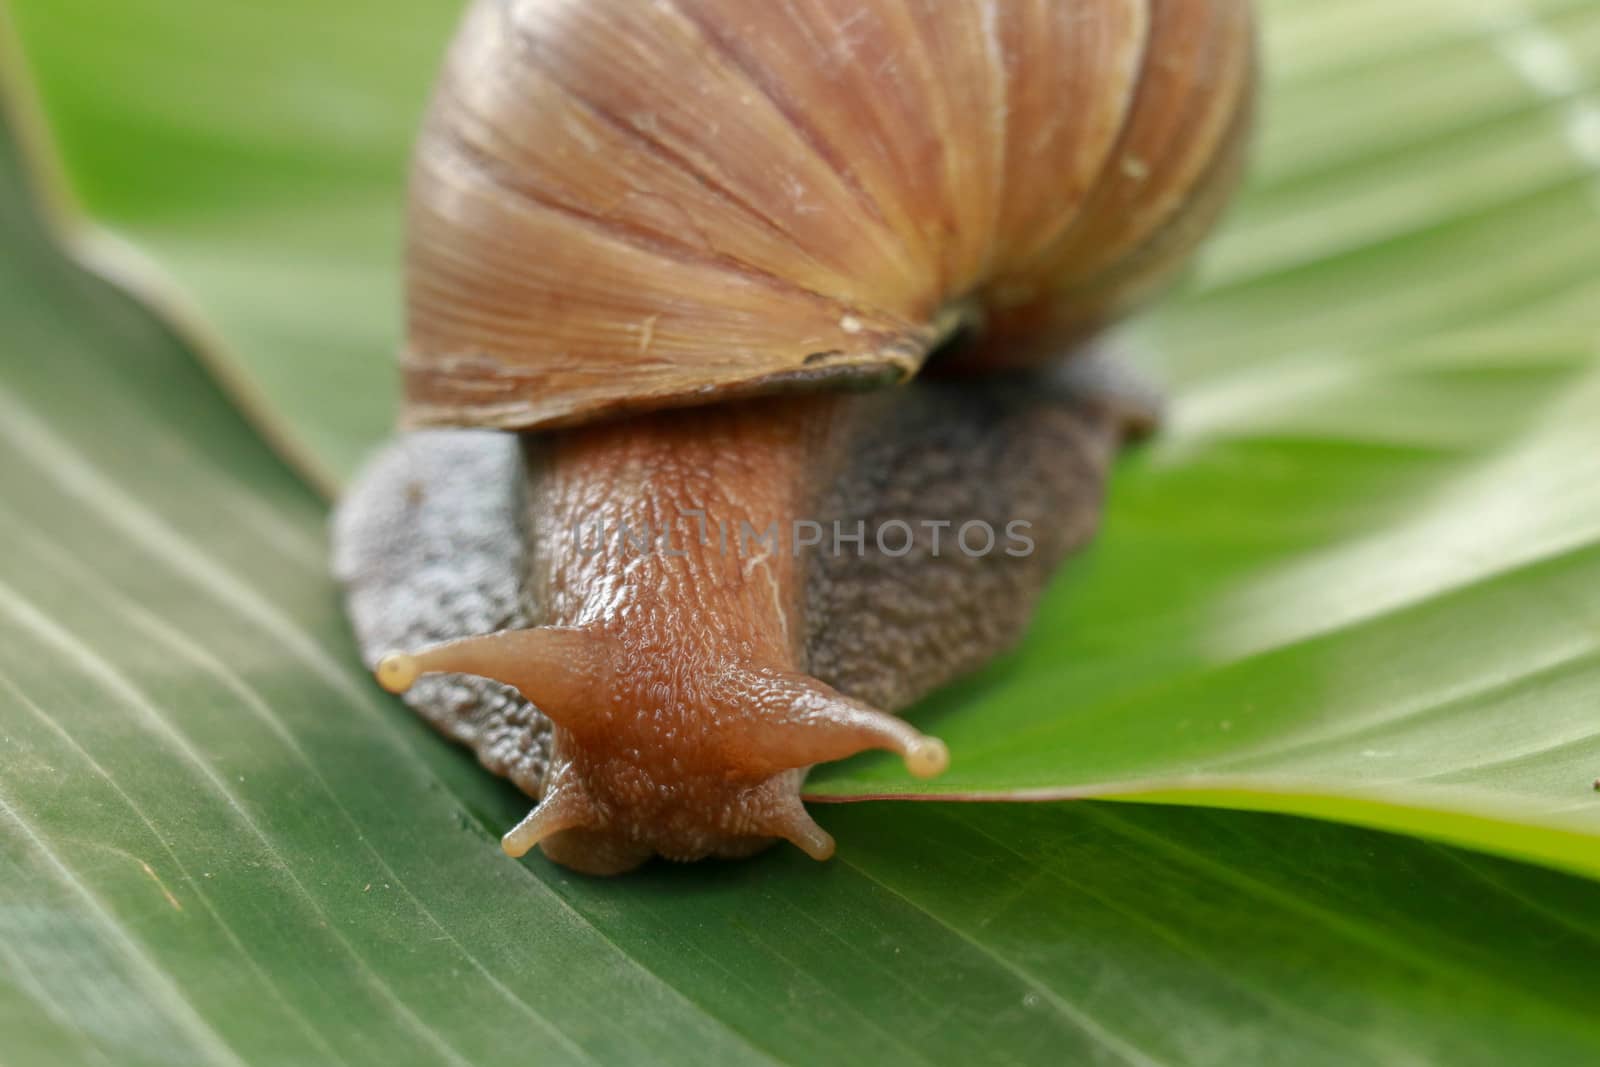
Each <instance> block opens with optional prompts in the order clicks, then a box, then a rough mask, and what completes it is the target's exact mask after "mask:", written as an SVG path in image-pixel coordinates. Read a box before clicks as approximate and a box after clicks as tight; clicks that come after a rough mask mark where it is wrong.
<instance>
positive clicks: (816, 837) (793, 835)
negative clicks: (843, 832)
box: [785, 817, 836, 863]
mask: <svg viewBox="0 0 1600 1067" xmlns="http://www.w3.org/2000/svg"><path fill="white" fill-rule="evenodd" d="M785 836H787V837H788V839H789V841H790V842H791V843H792V844H793V845H794V846H795V847H796V848H798V849H799V850H800V851H801V852H804V853H805V854H806V855H808V856H810V857H811V858H812V859H814V860H816V861H817V862H818V863H822V862H824V861H826V860H831V859H832V858H833V852H834V849H835V847H836V846H835V845H834V841H833V835H832V834H830V833H828V831H826V830H824V829H823V828H822V827H820V826H818V825H817V824H816V823H814V822H812V821H811V819H810V818H809V817H807V818H806V820H805V823H804V824H803V825H799V826H794V827H791V828H790V830H789V833H788V834H786V835H785Z"/></svg>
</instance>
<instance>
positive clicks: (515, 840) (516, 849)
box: [500, 830, 538, 860]
mask: <svg viewBox="0 0 1600 1067" xmlns="http://www.w3.org/2000/svg"><path fill="white" fill-rule="evenodd" d="M537 843H538V842H536V841H529V840H527V839H526V835H521V836H519V835H518V834H517V831H516V830H508V831H506V835H505V836H504V837H502V838H501V839H500V849H501V851H502V852H504V853H505V854H506V855H508V856H510V857H511V858H512V859H514V860H520V859H521V858H522V857H524V856H526V855H527V854H528V851H529V850H530V849H532V848H533V846H534V845H535V844H537Z"/></svg>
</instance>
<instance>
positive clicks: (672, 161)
mask: <svg viewBox="0 0 1600 1067" xmlns="http://www.w3.org/2000/svg"><path fill="white" fill-rule="evenodd" d="M1253 55H1254V41H1253V29H1252V19H1251V11H1250V6H1249V4H1248V2H1247V0H781V2H779V0H773V2H762V3H751V2H750V0H650V2H645V0H583V2H581V3H579V2H570V0H477V2H476V3H475V4H474V5H473V6H472V7H471V9H470V10H469V12H468V14H467V16H466V21H465V23H464V25H463V26H462V28H461V31H460V33H459V36H458V37H457V39H456V41H455V43H454V45H453V47H452V48H451V50H450V53H449V57H448V60H447V63H446V67H445V71H444V74H443V76H442V80H441V82H440V84H439V87H438V90H437V95H436V98H435V100H434V102H433V105H432V108H431V111H430V113H429V115H428V118H427V120H426V123H425V126H424V130H423V133H422V137H421V140H420V143H419V145H418V149H417V153H416V157H415V167H414V173H413V177H412V190H411V200H410V229H409V233H410V243H409V251H408V292H407V309H408V315H409V323H408V340H407V344H406V349H405V352H404V353H403V357H402V363H403V371H404V378H405V392H406V409H405V418H406V421H407V422H408V423H409V424H411V425H457V426H487V427H499V428H506V429H529V428H539V427H548V426H555V425H570V424H573V423H578V422H583V421H590V420H593V419H596V418H599V417H602V416H606V415H610V414H614V413H618V412H637V411H642V410H648V409H652V408H660V407H669V406H677V405H684V404H691V403H695V404H698V403H704V402H706V401H708V400H715V399H722V398H728V397H734V396H739V395H744V394H752V393H761V392H768V391H774V390H778V389H783V388H792V387H795V386H796V385H806V386H817V385H821V386H834V385H838V386H846V385H852V384H855V385H859V384H863V383H887V382H895V381H900V380H903V379H906V378H908V377H910V376H911V375H913V374H915V373H916V372H917V371H918V369H919V368H920V367H921V366H922V364H923V362H924V361H925V360H926V359H927V358H928V356H929V354H930V353H931V352H933V351H934V349H935V348H936V347H938V345H939V344H940V342H941V341H942V340H943V339H944V338H945V337H947V336H948V335H949V334H950V332H951V331H952V330H953V329H955V328H956V327H958V326H961V325H964V324H965V325H972V326H976V327H978V329H977V330H976V331H974V332H975V334H976V336H978V337H979V338H980V339H981V340H980V341H979V343H977V344H975V345H973V346H971V347H970V348H969V349H968V350H967V351H966V352H965V353H964V354H963V357H962V359H963V361H964V362H966V363H967V364H969V365H971V366H976V367H980V368H988V367H996V366H1018V365H1026V364H1030V363H1037V362H1039V361H1042V360H1045V359H1049V358H1051V357H1054V356H1057V355H1059V354H1060V353H1062V352H1064V351H1066V350H1067V349H1069V348H1070V347H1072V345H1073V344H1074V343H1075V342H1077V341H1079V340H1081V339H1083V338H1084V337H1086V336H1088V335H1090V334H1091V333H1093V332H1094V331H1096V330H1097V329H1099V328H1100V327H1102V326H1103V325H1104V324H1105V323H1107V322H1108V321H1110V320H1112V319H1114V318H1116V317H1118V316H1119V315H1121V314H1123V313H1124V312H1126V311H1127V310H1128V309H1129V308H1130V307H1132V306H1134V305H1136V304H1137V303H1139V302H1140V301H1141V300H1143V299H1144V298H1145V297H1146V296H1147V295H1148V294H1149V293H1150V292H1151V291H1152V290H1153V289H1155V288H1157V287H1159V286H1160V284H1161V283H1162V282H1164V281H1165V280H1167V279H1168V278H1169V277H1170V276H1171V275H1172V273H1173V272H1174V271H1175V270H1176V268H1178V267H1179V266H1180V265H1181V264H1182V263H1183V261H1184V259H1185V257H1186V256H1187V254H1188V253H1189V252H1190V250H1191V249H1192V248H1193V247H1194V246H1195V244H1196V243H1197V242H1198V241H1199V239H1200V238H1201V237H1202V236H1203V235H1204V233H1205V232H1206V231H1207V230H1208V229H1209V228H1210V226H1211V224H1212V222H1213V221H1214V219H1215V218H1216V216H1217V214H1218V212H1219V211H1220V209H1221V207H1222V206H1223V204H1224V202H1225V200H1226V198H1227V196H1228V194H1229V193H1230V192H1231V191H1232V189H1233V187H1234V185H1235V183H1236V178H1237V175H1238V172H1239V169H1240V164H1241V157H1242V155H1243V146H1244V143H1245V139H1246V132H1247V129H1248V126H1249V117H1250V110H1251V100H1252V97H1253V85H1254V80H1255V73H1254V60H1253Z"/></svg>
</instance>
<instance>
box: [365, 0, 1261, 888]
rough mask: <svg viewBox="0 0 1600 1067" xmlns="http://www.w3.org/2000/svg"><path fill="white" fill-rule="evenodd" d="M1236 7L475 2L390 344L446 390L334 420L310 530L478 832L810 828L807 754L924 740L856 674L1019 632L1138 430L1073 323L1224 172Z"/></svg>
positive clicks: (1126, 296)
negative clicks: (343, 485)
mask: <svg viewBox="0 0 1600 1067" xmlns="http://www.w3.org/2000/svg"><path fill="white" fill-rule="evenodd" d="M1252 32H1253V31H1252V27H1251V17H1250V10H1249V7H1248V5H1247V4H1246V3H1245V2H1244V0H1010V2H994V0H948V2H939V3H933V2H931V0H849V2H846V0H815V2H811V3H807V4H786V3H785V4H760V5H754V4H748V3H744V2H743V0H740V2H737V3H736V2H734V0H662V2H658V3H653V4H639V3H635V2H633V0H626V2H624V0H593V2H589V3H585V4H569V3H558V2H555V0H480V2H478V3H476V4H474V5H473V6H472V8H471V9H470V10H469V13H468V15H467V18H466V21H465V23H464V25H463V27H462V30H461V32H460V34H459V36H458V38H457V40H456V43H455V44H454V46H453V48H452V51H451V55H450V58H449V60H448V61H447V64H446V71H445V74H444V76H443V78H442V81H441V84H440V87H439V90H438V93H437V96H436V98H435V102H434V105H433V108H432V110H431V112H430V115H429V118H428V120H427V122H426V125H425V129H424V132H423V135H422V138H421V140H420V142H419V145H418V149H417V155H416V164H415V170H414V176H413V187H412V198H411V225H410V251H409V266H408V279H409V281H408V342H407V347H406V350H405V352H404V353H403V356H402V370H403V373H404V378H405V383H406V408H405V411H404V413H403V420H402V421H403V423H404V424H405V425H407V426H409V427H428V426H450V427H458V428H457V429H450V430H430V429H413V430H412V432H408V433H404V434H402V435H400V436H399V437H398V438H397V439H396V441H395V442H394V443H393V444H391V445H390V446H389V447H388V448H387V449H385V450H384V451H383V452H382V453H380V454H379V455H378V456H377V457H376V458H375V459H374V460H373V461H372V463H371V464H370V465H369V466H368V467H367V469H366V470H365V471H364V472H363V473H362V474H361V476H360V477H359V478H358V479H357V481H356V483H355V485H354V486H353V488H352V491H351V492H350V494H349V495H348V497H347V498H346V500H345V501H344V502H343V503H342V504H341V507H340V510H339V513H338V515H337V517H336V523H335V529H334V543H335V569H336V573H337V574H338V576H339V578H340V580H341V581H342V582H343V584H344V586H345V589H346V597H347V604H348V607H349V611H350V615H351V619H352V622H353V623H354V626H355V629H356V634H357V637H358V640H359V643H360V645H361V648H362V652H363V655H364V656H365V658H366V659H367V661H368V663H369V665H371V666H372V667H373V668H374V670H375V671H376V673H377V676H378V678H379V680H380V682H382V683H383V684H384V685H385V686H386V687H387V688H389V689H391V690H392V691H394V692H398V693H402V694H404V697H405V699H406V700H407V702H408V703H410V704H411V706H412V707H414V708H415V709H416V710H418V711H419V712H420V713H421V714H422V715H423V716H424V717H425V718H427V719H428V720H429V721H430V722H432V723H433V724H434V725H435V726H437V727H438V728H439V729H441V730H442V731H444V732H445V733H446V734H447V735H448V736H450V737H452V738H454V739H456V740H458V741H460V742H462V743H465V744H467V745H470V746H471V747H472V748H473V749H474V750H475V751H476V752H477V754H478V757H479V759H480V760H481V761H482V762H483V763H484V764H485V766H487V767H489V768H490V769H491V770H493V771H495V772H496V773H499V774H503V775H505V776H507V777H508V778H510V779H511V780H512V781H514V782H515V783H516V784H517V785H519V786H520V787H521V788H522V789H523V790H525V791H526V792H528V793H529V794H531V795H533V796H535V797H538V798H539V803H538V805H537V807H535V809H534V810H533V812H532V813H531V814H530V815H529V816H528V818H527V819H526V820H524V821H523V823H521V824H520V825H518V826H517V827H515V828H514V829H512V830H511V831H510V832H509V833H507V834H506V837H505V840H504V846H505V849H506V851H507V852H508V853H511V854H512V855H521V854H522V853H524V852H526V851H528V850H529V849H530V848H532V847H534V846H536V845H537V846H538V847H540V848H541V849H543V851H544V852H545V853H546V854H547V855H548V856H549V857H551V858H552V859H554V860H556V861H557V862H560V863H563V864H566V865H567V866H570V867H573V868H575V869H578V870H581V871H586V872H591V873H597V874H610V873H617V872H620V871H624V870H627V869H629V868H631V867H634V866H637V865H638V864H639V863H642V862H644V861H645V860H646V859H648V858H650V857H651V856H654V855H659V856H663V857H666V858H669V859H674V860H693V859H699V858H703V857H708V856H741V855H747V854H750V853H752V852H755V851H757V850H759V849H761V848H763V847H766V846H767V845H769V844H771V843H772V842H773V841H775V840H778V839H785V840H788V841H790V842H792V843H794V844H795V845H797V846H798V847H800V848H801V849H802V850H804V851H805V852H807V853H808V854H809V855H811V856H813V857H815V858H817V859H825V858H827V857H828V856H829V855H831V854H832V852H833V849H834V843H833V841H832V839H831V838H830V837H829V836H828V835H827V834H826V832H824V831H823V830H822V829H821V828H820V827H818V826H817V825H816V823H815V822H814V821H812V819H811V818H810V816H809V815H808V814H807V813H806V811H805V809H804V807H803V806H802V804H801V802H800V786H801V783H802V781H803V779H804V776H805V773H806V771H807V769H808V768H809V767H810V766H812V765H813V764H815V763H819V762H825V761H830V760H835V759H840V758H844V757H846V756H849V755H852V754H854V753H857V752H861V751H865V750H869V749H881V750H886V751H890V752H894V753H897V754H898V755H899V756H900V757H901V758H902V759H903V760H904V762H905V764H906V767H907V769H908V770H909V771H910V772H911V773H913V774H915V775H918V776H922V777H929V776H932V775H935V774H938V773H940V772H941V771H942V770H943V769H944V768H945V766H946V764H947V762H948V760H949V754H948V753H947V752H946V750H945V748H944V746H943V744H942V743H940V742H939V741H937V740H935V739H933V738H930V737H927V736H925V735H923V734H922V733H920V732H919V731H917V730H916V729H914V728H913V727H912V726H910V725H909V724H908V723H906V722H905V721H904V720H902V719H900V718H898V717H896V716H895V715H894V714H892V713H893V712H896V711H899V710H901V709H903V708H904V707H906V706H907V705H909V704H910V703H912V702H913V701H915V700H916V699H918V698H919V697H920V696H922V695H924V694H925V693H927V692H928V691H929V690H931V689H933V688H936V687H937V686H939V685H941V684H943V683H945V682H947V681H948V680H950V679H951V678H954V677H956V676H958V675H960V674H963V673H966V672H968V671H971V670H973V669H976V668H977V667H979V666H981V665H982V664H983V663H984V662H986V661H988V660H989V659H991V658H992V657H994V656H995V655H997V654H999V653H1000V652H1002V651H1004V650H1005V649H1007V648H1009V647H1011V646H1012V645H1013V644H1014V643H1015V642H1016V640H1017V639H1018V638H1019V637H1020V635H1021V634H1022V632H1023V631H1024V629H1025V628H1026V625H1027V623H1028V620H1029V618H1030V617H1031V615H1032V612H1033V609H1034V606H1035V604H1036V602H1037V599H1038V596H1039V594H1040V591H1041V590H1042V588H1043V587H1044V585H1045V583H1046V582H1047V581H1048V579H1049V576H1050V574H1051V573H1052V571H1053V569H1054V568H1055V566H1056V565H1057V564H1058V563H1059V561H1060V560H1061V559H1062V558H1063V557H1064V556H1065V555H1066V554H1067V553H1069V552H1070V551H1071V550H1073V549H1074V548H1076V547H1078V546H1080V545H1081V544H1083V543H1084V542H1085V541H1086V540H1087V539H1088V538H1089V536H1090V535H1091V534H1092V532H1093V530H1094V528H1095V526H1096V524H1097V521H1098V514H1099V507H1100V500H1101V495H1102V491H1103V483H1104V477H1105V473H1106V471H1107V469H1108V466H1109V464H1110V462H1111V460H1112V458H1113V457H1114V455H1115V453H1116V451H1117V449H1118V447H1119V446H1120V445H1121V444H1122V443H1123V442H1124V441H1125V440H1126V439H1127V438H1129V437H1130V436H1134V435H1136V434H1139V433H1142V432H1145V431H1147V430H1148V429H1149V428H1150V427H1151V426H1152V425H1153V423H1154V419H1155V413H1154V409H1153V407H1152V406H1151V404H1150V402H1149V400H1148V398H1147V397H1146V396H1145V395H1144V394H1143V393H1141V392H1140V391H1139V390H1138V389H1136V388H1134V387H1132V386H1131V385H1130V384H1129V382H1130V380H1129V379H1128V378H1126V377H1125V376H1123V375H1121V374H1119V373H1118V372H1116V371H1115V370H1114V369H1112V368H1113V363H1112V361H1110V360H1109V359H1108V357H1107V356H1106V354H1105V348H1104V345H1103V344H1099V343H1090V342H1089V341H1088V340H1087V339H1088V338H1091V337H1092V336H1093V335H1094V334H1095V333H1097V332H1098V331H1099V330H1100V329H1102V328H1103V327H1104V326H1105V325H1106V324H1107V323H1109V322H1111V321H1113V320H1115V319H1116V318H1117V317H1119V316H1120V315H1121V314H1123V313H1124V312H1126V311H1127V310H1129V309H1131V308H1132V307H1133V306H1134V305H1136V304H1137V303H1139V302H1141V301H1142V300H1144V299H1145V298H1146V297H1147V296H1148V295H1149V293H1150V292H1151V291H1153V290H1154V289H1156V288H1159V287H1160V286H1161V285H1162V284H1163V283H1164V282H1165V281H1166V279H1167V278H1168V277H1170V276H1171V274H1172V273H1173V272H1174V270H1175V269H1176V268H1177V267H1178V266H1179V265H1181V263H1182V262H1183V260H1184V258H1185V257H1186V256H1187V254H1188V253H1189V252H1190V251H1191V250H1192V248H1193V247H1194V245H1195V244H1196V243H1197V242H1198V241H1199V239H1200V238H1201V236H1203V234H1204V233H1205V232H1206V230H1208V229H1209V227H1210V225H1211V224H1212V222H1213V221H1214V219H1215V218H1216V216H1217V214H1218V213H1219V212H1220V210H1221V208H1222V206H1223V204H1224V202H1225V200H1226V198H1227V195H1228V193H1229V192H1231V190H1232V187H1233V185H1234V184H1235V183H1236V181H1237V176H1238V172H1239V168H1240V159H1241V157H1242V154H1243V145H1244V143H1245V135H1246V130H1247V127H1248V123H1249V113H1250V108H1251V97H1252V91H1253V84H1254V69H1253V40H1252ZM953 337H954V338H957V339H956V340H952V338H953ZM936 350H937V351H938V356H937V358H936V359H935V360H934V361H933V363H932V364H931V365H930V366H928V368H927V373H925V374H921V375H920V376H918V372H919V370H922V369H923V367H924V364H925V363H926V362H927V361H928V359H929V357H930V356H931V355H933V354H934V353H935V351H936ZM913 376H916V377H915V380H911V379H912V378H913ZM896 383H899V384H896ZM890 385H893V386H894V387H892V388H872V387H874V386H890ZM495 430H515V431H518V432H517V433H516V434H507V433H496V432H490V431H495ZM969 522H976V523H979V524H981V526H982V527H985V528H987V529H989V530H997V531H1010V530H1012V529H1020V530H1023V531H1026V535H1025V537H1026V551H1015V552H1007V551H1005V548H1006V547H1007V546H1005V545H1001V546H999V547H998V548H996V547H994V546H993V545H990V546H987V547H986V548H985V550H983V551H980V552H975V553H974V552H969V551H967V550H966V549H967V547H968V546H967V545H965V544H962V545H959V546H958V545H955V544H954V543H953V533H952V531H953V529H956V528H960V527H962V526H963V525H964V524H966V523H969ZM800 524H805V525H808V526H812V527H813V529H812V531H811V532H812V536H813V537H815V538H816V540H815V541H813V542H810V543H804V544H803V543H802V542H801V541H800V540H799V535H798V530H799V528H800ZM858 524H859V525H858ZM885 524H891V525H893V524H898V525H899V526H902V527H903V528H904V530H905V533H906V534H908V535H909V537H910V540H909V541H905V542H903V543H902V542H901V541H900V538H899V537H898V536H896V537H893V538H890V539H889V540H890V541H891V542H895V543H894V546H893V548H892V549H890V548H889V547H888V546H887V545H886V544H885V541H884V540H882V539H880V538H878V537H876V536H875V534H876V532H877V531H879V530H880V529H883V528H885ZM841 529H842V530H844V531H849V532H853V531H856V530H857V529H860V530H863V531H865V537H864V539H863V541H861V542H851V541H849V540H846V541H844V542H840V541H839V540H837V533H836V531H838V530H841ZM608 531H609V533H608ZM640 531H643V533H642V535H641V534H640ZM669 531H670V532H669ZM819 535H820V536H819ZM941 536H942V537H943V539H944V541H943V545H942V550H941V547H940V546H938V545H936V540H937V539H938V538H939V537H941ZM818 542H820V543H818ZM958 758H959V754H958Z"/></svg>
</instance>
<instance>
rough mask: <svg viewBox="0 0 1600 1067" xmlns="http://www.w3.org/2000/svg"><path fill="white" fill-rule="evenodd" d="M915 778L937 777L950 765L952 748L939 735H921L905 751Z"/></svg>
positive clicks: (908, 767)
mask: <svg viewBox="0 0 1600 1067" xmlns="http://www.w3.org/2000/svg"><path fill="white" fill-rule="evenodd" d="M905 761H906V770H908V771H910V772H911V776H912V777H913V778H937V777H938V776H939V775H941V774H943V773H944V772H945V771H946V770H947V769H948V768H949V767H950V749H949V748H948V747H947V746H946V745H945V743H944V742H943V741H941V740H939V739H938V738H937V737H919V738H918V739H917V740H915V741H913V742H912V743H911V744H910V746H909V747H907V748H906V752H905Z"/></svg>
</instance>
